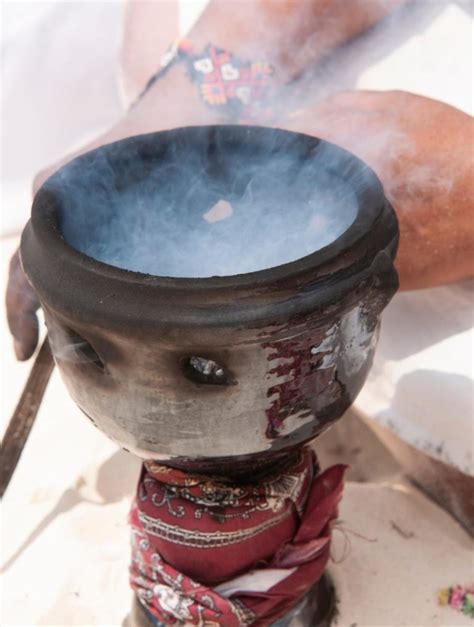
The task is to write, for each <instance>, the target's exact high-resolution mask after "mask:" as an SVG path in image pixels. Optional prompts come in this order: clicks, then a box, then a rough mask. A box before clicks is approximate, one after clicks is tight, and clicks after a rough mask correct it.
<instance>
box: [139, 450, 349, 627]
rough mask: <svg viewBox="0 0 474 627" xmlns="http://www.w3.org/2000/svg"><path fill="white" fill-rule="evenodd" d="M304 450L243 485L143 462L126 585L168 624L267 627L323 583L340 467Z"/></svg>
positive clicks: (340, 483)
mask: <svg viewBox="0 0 474 627" xmlns="http://www.w3.org/2000/svg"><path fill="white" fill-rule="evenodd" d="M317 470H318V468H317V463H316V460H315V457H314V454H313V452H312V451H311V450H310V449H309V448H304V449H302V450H301V451H300V452H299V453H297V454H296V456H295V458H293V459H292V462H291V463H290V464H288V465H287V466H286V467H285V468H280V470H279V471H278V472H277V473H275V474H274V475H273V476H266V477H265V478H264V479H263V480H261V481H259V482H256V483H248V484H239V483H236V482H230V481H227V480H226V479H224V478H210V477H208V476H199V475H195V474H188V473H185V472H182V471H179V470H174V469H171V468H169V467H166V466H161V465H159V464H156V463H153V462H145V464H144V466H143V470H142V474H141V477H140V481H139V485H138V491H137V498H136V501H135V503H134V505H133V508H132V511H131V516H130V518H131V524H132V565H131V569H130V580H131V585H132V587H133V589H134V590H135V592H136V593H137V595H138V598H139V599H140V601H141V602H142V603H143V604H144V605H145V607H146V608H147V610H148V611H149V612H150V613H151V614H152V615H153V616H154V617H155V618H156V619H157V621H159V622H161V623H163V624H165V625H184V624H186V625H206V626H209V627H210V626H211V625H216V626H217V625H225V626H226V627H238V626H240V625H244V626H245V625H252V626H255V627H257V626H259V627H263V626H264V625H269V624H271V623H272V622H274V621H275V620H277V619H278V618H280V617H282V616H284V615H285V614H286V613H287V612H288V611H289V610H290V609H291V608H292V607H293V606H294V605H295V604H296V603H297V602H298V600H299V599H300V598H301V597H303V596H304V594H305V593H306V592H307V591H308V590H309V588H310V587H311V586H312V585H313V584H314V583H315V582H316V581H318V580H319V578H320V577H321V575H322V574H323V571H324V569H325V567H326V564H327V561H328V558H329V546H330V536H331V528H332V524H333V522H334V521H335V519H336V517H337V505H338V502H339V500H340V498H341V495H342V488H343V476H344V470H345V466H343V465H337V466H333V467H331V468H329V469H328V470H326V471H325V472H323V473H321V474H319V475H318V474H317Z"/></svg>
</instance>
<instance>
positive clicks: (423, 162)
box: [284, 91, 474, 290]
mask: <svg viewBox="0 0 474 627" xmlns="http://www.w3.org/2000/svg"><path fill="white" fill-rule="evenodd" d="M284 127H285V128H287V129H289V130H294V131H300V132H304V133H308V134H310V135H316V136H317V137H321V138H322V139H326V140H328V141H331V142H333V143H335V144H338V145H340V146H342V147H344V148H346V149H347V150H350V151H351V152H353V153H354V154H356V155H357V156H359V157H360V158H361V159H362V160H363V161H365V162H366V163H367V164H368V165H370V166H371V167H372V168H373V169H374V170H375V172H376V173H377V174H378V176H379V178H380V179H381V181H382V183H383V185H384V189H385V193H386V195H387V197H388V199H389V200H390V202H391V203H392V204H393V206H394V209H395V211H396V214H397V217H398V220H399V223H400V245H399V250H398V254H397V259H396V267H397V270H398V273H399V277H400V286H401V289H404V290H412V289H420V288H425V287H433V286H436V285H441V284H444V283H452V282H454V281H459V280H462V279H467V278H470V277H472V275H473V260H474V214H473V209H474V158H473V152H472V146H473V145H474V144H473V141H474V120H473V118H472V117H471V116H470V115H467V114H466V113H463V112H462V111H459V110H458V109H455V108H454V107H451V106H449V105H447V104H444V103H442V102H438V101H435V100H431V99H430V98H424V97H422V96H416V95H414V94H409V93H406V92H401V91H391V92H373V91H348V92H342V93H339V94H337V95H335V96H333V97H331V98H329V99H327V100H325V101H324V102H321V103H319V104H317V105H315V106H313V107H308V108H306V109H305V110H302V111H296V112H293V113H292V114H290V115H289V116H288V117H287V119H286V120H285V122H284Z"/></svg>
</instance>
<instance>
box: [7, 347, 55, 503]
mask: <svg viewBox="0 0 474 627" xmlns="http://www.w3.org/2000/svg"><path fill="white" fill-rule="evenodd" d="M53 368H54V360H53V356H52V354H51V349H50V347H49V342H48V336H46V338H45V340H44V342H43V344H42V346H41V348H40V350H39V351H38V354H37V355H36V358H35V361H34V363H33V366H32V368H31V371H30V374H29V376H28V379H27V381H26V383H25V387H24V388H23V393H22V395H21V397H20V400H19V401H18V404H17V406H16V408H15V411H14V412H13V416H12V417H11V419H10V423H9V424H8V428H7V431H6V433H5V436H4V438H3V440H2V445H1V452H0V498H3V495H4V494H5V490H6V489H7V487H8V484H9V483H10V479H11V478H12V475H13V473H14V472H15V468H16V465H17V464H18V460H19V459H20V456H21V454H22V452H23V448H24V446H25V444H26V441H27V439H28V436H29V435H30V431H31V428H32V426H33V424H34V422H35V418H36V414H37V413H38V409H39V407H40V405H41V401H42V400H43V395H44V393H45V390H46V386H47V385H48V381H49V378H50V377H51V373H52V372H53Z"/></svg>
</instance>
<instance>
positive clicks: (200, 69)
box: [133, 39, 274, 121]
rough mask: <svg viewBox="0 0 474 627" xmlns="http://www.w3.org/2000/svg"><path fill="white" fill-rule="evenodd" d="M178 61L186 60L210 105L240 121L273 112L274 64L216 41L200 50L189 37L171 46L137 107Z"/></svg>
mask: <svg viewBox="0 0 474 627" xmlns="http://www.w3.org/2000/svg"><path fill="white" fill-rule="evenodd" d="M178 62H182V63H184V65H185V67H186V73H187V76H188V77H189V79H190V81H191V82H192V83H194V84H195V85H197V88H198V91H199V96H200V98H201V99H202V101H203V102H205V103H206V104H207V105H208V106H209V107H211V108H213V109H218V110H219V111H220V112H221V113H223V114H225V115H227V116H228V117H229V118H231V119H234V120H239V121H243V120H249V121H251V120H254V119H256V118H258V117H261V116H262V115H271V108H270V106H269V101H268V92H269V87H270V84H271V79H272V76H273V74H274V71H273V67H272V66H271V65H270V63H268V62H267V61H263V60H262V61H243V60H241V59H239V58H238V57H236V56H234V55H232V54H231V53H230V52H228V51H226V50H223V49H222V48H218V47H217V46H214V45H213V44H208V45H207V46H206V47H205V48H204V50H203V51H202V52H197V53H196V52H195V51H194V47H193V44H192V43H191V42H190V41H189V40H187V39H178V40H177V41H175V42H174V44H173V45H172V46H171V47H170V48H169V49H168V51H167V52H166V53H165V55H164V56H163V58H162V60H161V64H160V69H159V70H158V71H157V72H156V73H155V74H154V75H153V76H152V77H151V78H150V80H149V81H148V83H147V85H146V87H145V89H144V91H143V92H142V93H141V94H140V96H139V97H138V99H137V101H136V102H135V103H134V105H133V106H135V104H137V102H139V101H140V100H141V98H142V97H143V96H144V95H145V93H146V92H147V91H148V90H149V89H150V88H151V87H152V86H153V85H154V84H155V83H156V82H157V81H158V80H159V79H160V78H162V77H163V76H164V75H165V74H166V73H167V72H168V70H169V69H170V68H171V67H172V66H173V65H175V64H176V63H178Z"/></svg>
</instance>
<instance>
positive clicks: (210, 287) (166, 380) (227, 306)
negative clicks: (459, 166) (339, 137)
mask: <svg viewBox="0 0 474 627" xmlns="http://www.w3.org/2000/svg"><path fill="white" fill-rule="evenodd" d="M222 199H223V200H224V201H225V203H227V204H225V211H224V213H225V212H226V210H227V209H229V207H230V210H231V213H232V214H231V215H228V216H227V217H225V219H222V220H221V219H220V218H219V215H218V216H217V218H218V219H217V221H214V218H213V217H212V211H213V210H212V209H211V208H212V207H213V206H214V205H216V203H217V205H218V204H219V201H220V200H222ZM226 208H227V209H226ZM217 213H219V212H217ZM209 215H211V218H212V219H209ZM321 215H322V216H323V218H322V219H320V217H318V216H321ZM314 216H316V217H317V219H316V220H315V219H314ZM224 223H225V224H226V226H225V228H224V226H222V225H223V224H224ZM216 224H217V225H218V226H216ZM334 224H335V225H336V226H335V230H334V228H333V227H334ZM137 225H138V226H139V227H140V228H138V226H137ZM321 225H322V226H321ZM325 225H331V229H333V230H332V232H333V233H335V234H334V235H333V237H332V239H331V240H330V241H328V239H327V233H328V230H327V229H326V227H325ZM218 229H221V230H218ZM318 229H319V234H318ZM331 229H329V230H331ZM321 233H322V239H321V237H320V235H321ZM229 234H230V235H229ZM232 235H233V236H232ZM318 238H319V239H318ZM325 238H326V239H325ZM215 241H216V242H221V243H222V242H223V245H222V247H220V244H219V245H218V244H216V245H215V243H214V242H215ZM321 242H322V244H321ZM397 242H398V226H397V220H396V217H395V214H394V212H393V210H392V208H391V206H390V205H389V203H388V202H387V200H386V198H385V196H384V193H383V189H382V186H381V184H380V182H379V180H378V179H377V177H376V176H375V174H374V173H373V172H372V171H371V170H370V169H369V168H368V167H367V166H366V165H365V164H364V163H362V162H361V161H360V160H359V159H357V158H356V157H355V156H353V155H351V154H350V153H348V152H346V151H344V150H342V149H340V148H338V147H336V146H334V145H331V144H328V143H326V142H323V141H320V140H318V139H316V138H313V137H308V136H304V135H300V134H295V133H289V132H286V131H281V130H275V129H266V128H258V127H243V126H215V127H191V128H182V129H177V130H172V131H167V132H161V133H153V134H149V135H144V136H139V137H132V138H129V139H126V140H123V141H120V142H117V143H115V144H110V145H107V146H103V147H102V148H99V149H98V150H95V151H92V152H90V153H87V154H85V155H83V156H81V157H79V158H78V159H75V160H74V161H72V162H71V163H69V164H68V165H66V166H65V167H63V168H62V169H61V170H59V171H58V173H56V174H55V175H54V176H53V177H51V178H50V179H49V180H48V181H47V182H46V183H45V184H44V185H43V187H42V188H41V189H40V191H39V192H38V193H37V195H36V197H35V200H34V203H33V209H32V217H31V220H30V222H29V223H28V225H27V226H26V228H25V230H24V233H23V238H22V243H21V256H22V261H23V266H24V269H25V271H26V274H27V276H28V277H29V280H30V281H31V283H32V285H33V286H34V288H35V290H36V291H37V293H38V295H39V298H40V301H41V304H42V306H43V308H44V312H45V318H46V322H47V325H48V330H49V333H50V337H51V343H52V348H53V353H54V355H55V359H56V362H57V364H58V366H59V369H60V371H61V374H62V376H63V378H64V381H65V382H66V385H67V387H68V389H69V392H70V394H71V396H72V397H73V399H74V400H75V402H76V403H77V404H78V405H79V407H80V408H81V409H82V410H83V411H84V413H85V414H86V415H87V416H88V417H89V418H90V419H91V420H92V421H93V422H94V423H95V424H96V425H97V427H99V429H101V430H102V431H104V432H105V433H106V434H107V435H108V436H109V437H111V438H112V439H113V440H115V441H116V442H117V443H118V444H120V445H121V446H123V447H124V448H126V449H128V450H130V451H132V452H134V453H136V454H137V455H140V456H142V457H144V458H155V459H159V460H168V462H169V463H171V464H176V465H180V464H184V465H186V467H189V466H190V464H191V465H192V464H193V463H197V464H198V465H199V466H200V467H201V468H203V469H207V468H214V467H222V466H223V465H224V466H225V465H227V464H226V462H230V464H237V465H238V464H239V463H240V462H244V463H245V464H246V463H248V462H249V461H256V460H264V459H270V460H271V459H274V458H277V457H278V456H279V453H282V452H284V451H288V450H290V449H291V448H293V447H295V446H298V445H301V444H302V443H303V442H305V441H308V440H310V439H311V438H314V437H315V436H317V435H319V434H320V433H322V432H323V431H324V430H325V429H326V428H327V427H328V426H329V425H330V424H331V423H332V422H333V421H334V420H336V419H337V418H339V417H340V416H341V415H342V413H343V412H344V411H345V410H346V409H347V408H348V406H349V405H350V403H351V402H352V401H353V400H354V398H355V396H356V395H357V393H358V392H359V390H360V388H361V386H362V385H363V383H364V380H365V378H366V376H367V373H368V371H369V368H370V366H371V362H372V356H373V352H374V348H375V344H376V340H377V335H378V328H379V322H380V314H381V312H382V310H383V308H384V307H385V306H386V304H387V303H388V302H389V300H390V298H391V297H392V295H393V294H394V292H395V290H396V288H397V275H396V272H395V270H394V268H393V259H394V256H395V252H396V248H397ZM81 251H82V252H81ZM150 251H152V253H153V254H152V255H151V261H150V256H148V257H149V258H148V260H144V258H143V255H142V253H143V254H145V253H147V254H148V253H149V252H150ZM175 251H176V253H177V259H176V260H175V259H174V258H173V259H171V256H173V255H174V252H175ZM257 253H258V254H257ZM91 255H92V256H91ZM93 257H95V258H93ZM98 259H99V260H100V261H99V260H98ZM104 261H107V262H108V263H104ZM279 261H281V263H278V262H279ZM275 263H277V264H278V265H274V264H275ZM206 264H207V265H206ZM268 264H269V265H270V266H272V267H267V265H268ZM119 265H122V266H125V267H127V266H128V267H129V268H130V267H131V268H133V269H134V270H135V271H128V270H126V269H123V268H122V267H117V266H119ZM149 267H153V274H147V273H146V272H139V271H136V270H137V269H147V268H149ZM221 267H222V269H223V272H222V273H223V274H225V276H208V275H209V274H212V270H213V268H217V269H218V270H219V268H221ZM259 267H263V268H264V269H260V270H258V269H257V270H256V271H252V270H255V269H256V268H259ZM160 268H163V269H164V271H163V274H168V275H169V274H170V273H172V272H174V271H175V270H174V268H176V273H177V274H180V273H181V274H183V273H185V272H189V271H190V270H191V271H192V272H193V274H197V275H199V273H200V272H201V273H202V274H204V275H207V276H203V277H201V278H182V277H179V276H175V277H171V276H158V274H160ZM201 268H204V269H203V270H201ZM234 271H236V272H240V273H239V274H237V273H235V274H232V273H233V272H234ZM242 272H243V273H242ZM218 273H219V272H216V274H218ZM228 273H230V275H229V274H228Z"/></svg>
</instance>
